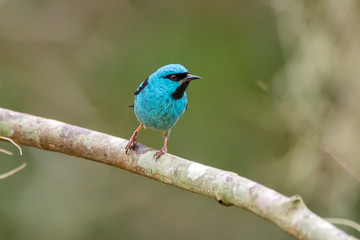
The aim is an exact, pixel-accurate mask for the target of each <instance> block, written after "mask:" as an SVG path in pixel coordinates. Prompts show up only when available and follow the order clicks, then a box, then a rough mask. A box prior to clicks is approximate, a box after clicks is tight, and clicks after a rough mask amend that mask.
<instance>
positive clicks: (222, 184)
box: [0, 108, 355, 240]
mask: <svg viewBox="0 0 360 240" xmlns="http://www.w3.org/2000/svg"><path fill="white" fill-rule="evenodd" d="M0 135H1V136H4V137H9V138H11V139H13V140H14V141H15V142H16V143H18V144H24V145H28V146H33V147H37V148H40V149H44V150H49V151H55V152H60V153H64V154H68V155H71V156H76V157H80V158H85V159H88V160H92V161H96V162H99V163H104V164H108V165H111V166H114V167H117V168H122V169H124V170H127V171H130V172H133V173H136V174H139V175H141V176H145V177H148V178H151V179H154V180H157V181H160V182H163V183H166V184H169V185H172V186H175V187H178V188H181V189H184V190H188V191H191V192H194V193H197V194H201V195H204V196H207V197H210V198H213V199H216V200H217V201H218V202H219V203H221V204H222V205H224V206H237V207H241V208H244V209H246V210H248V211H250V212H253V213H255V214H257V215H259V216H261V217H263V218H265V219H267V220H269V221H270V222H272V223H274V224H276V225H277V226H279V227H280V228H281V229H282V230H283V231H285V232H287V233H289V234H290V235H293V236H294V237H297V238H298V239H321V240H323V239H327V240H331V239H355V238H354V237H352V236H349V235H347V234H346V233H345V232H343V231H342V230H340V229H338V228H336V227H335V226H333V225H332V224H330V223H329V222H327V221H325V220H324V219H322V218H321V217H319V216H317V215H316V214H314V213H313V212H312V211H310V210H309V209H308V208H307V207H306V205H305V204H304V202H303V200H302V199H301V197H300V196H298V195H295V196H292V197H290V198H288V197H286V196H283V195H282V194H280V193H277V192H276V191H274V190H272V189H269V188H267V187H265V186H263V185H261V184H259V183H256V182H254V181H251V180H249V179H246V178H243V177H241V176H238V175H237V174H236V173H233V172H228V171H223V170H220V169H216V168H213V167H210V166H206V165H203V164H200V163H196V162H193V161H189V160H186V159H183V158H180V157H177V156H174V155H171V154H165V155H164V156H162V157H161V158H160V159H159V160H158V161H156V162H155V161H154V158H153V155H154V153H155V152H156V151H155V150H154V149H152V148H149V147H146V146H144V145H141V144H136V145H135V148H134V150H132V151H130V152H129V153H128V154H126V153H125V146H126V144H127V142H128V141H127V140H125V139H122V138H118V137H114V136H110V135H107V134H104V133H99V132H96V131H92V130H89V129H85V128H81V127H77V126H72V125H69V124H66V123H63V122H59V121H56V120H51V119H45V118H41V117H36V116H32V115H28V114H24V113H18V112H14V111H10V110H7V109H3V108H0Z"/></svg>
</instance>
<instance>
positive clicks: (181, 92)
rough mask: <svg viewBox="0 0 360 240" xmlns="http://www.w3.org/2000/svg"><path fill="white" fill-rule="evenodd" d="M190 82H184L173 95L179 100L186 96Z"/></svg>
mask: <svg viewBox="0 0 360 240" xmlns="http://www.w3.org/2000/svg"><path fill="white" fill-rule="evenodd" d="M189 84H190V82H184V83H183V84H181V85H180V86H179V87H178V88H177V89H176V90H175V92H174V93H173V94H172V95H171V96H172V97H173V98H174V99H175V100H178V99H180V98H182V97H183V96H184V92H185V90H186V88H187V87H188V86H189Z"/></svg>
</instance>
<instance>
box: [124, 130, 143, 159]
mask: <svg viewBox="0 0 360 240" xmlns="http://www.w3.org/2000/svg"><path fill="white" fill-rule="evenodd" d="M142 126H144V124H143V123H141V124H140V126H139V127H138V128H137V129H136V130H135V132H134V133H133V135H132V136H131V138H130V140H129V142H128V144H127V145H126V147H125V149H126V153H128V151H129V149H130V148H132V147H134V145H135V142H136V135H137V133H138V132H139V131H140V129H141V128H142Z"/></svg>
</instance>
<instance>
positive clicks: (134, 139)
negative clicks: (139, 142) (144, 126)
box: [125, 137, 136, 154]
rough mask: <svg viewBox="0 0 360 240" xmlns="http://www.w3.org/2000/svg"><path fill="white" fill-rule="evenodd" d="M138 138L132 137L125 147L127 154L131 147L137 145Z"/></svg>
mask: <svg viewBox="0 0 360 240" xmlns="http://www.w3.org/2000/svg"><path fill="white" fill-rule="evenodd" d="M135 142H136V138H134V137H131V138H130V140H129V142H128V144H127V145H126V147H125V150H126V151H125V153H126V154H127V153H128V151H129V150H130V149H132V148H133V147H134V146H135Z"/></svg>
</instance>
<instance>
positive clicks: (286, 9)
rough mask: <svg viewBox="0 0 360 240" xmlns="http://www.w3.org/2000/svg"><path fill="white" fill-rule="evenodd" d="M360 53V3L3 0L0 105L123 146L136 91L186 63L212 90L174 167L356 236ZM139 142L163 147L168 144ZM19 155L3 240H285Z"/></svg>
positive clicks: (139, 187) (125, 180) (173, 146)
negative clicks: (181, 162) (216, 177)
mask: <svg viewBox="0 0 360 240" xmlns="http://www.w3.org/2000/svg"><path fill="white" fill-rule="evenodd" d="M359 39H360V6H359V2H358V1H356V0H343V1H336V0H320V1H301V0H300V1H299V0H269V1H229V0H223V1H215V0H206V1H205V0H200V1H190V0H183V1H161V0H155V1H144V0H117V1H116V0H90V1H89V0H77V1H70V0H65V1H64V0H52V1H40V0H37V1H36V0H33V1H21V0H18V1H10V0H0V84H1V87H0V104H1V107H5V108H9V109H12V110H15V111H20V112H26V113H29V114H34V115H38V116H42V117H46V118H53V119H56V120H59V121H64V122H67V123H70V124H74V125H79V126H82V127H85V128H90V129H94V130H97V131H101V132H105V133H108V134H111V135H115V136H119V137H122V138H129V137H130V136H131V134H132V132H133V131H134V129H135V128H136V127H137V126H138V122H137V120H136V118H135V116H134V114H133V111H132V110H131V109H127V108H126V106H127V105H130V104H132V102H133V97H134V96H133V93H134V91H135V90H136V88H137V87H138V85H139V84H140V82H141V81H143V80H144V79H146V78H147V76H148V75H149V74H150V73H152V72H153V71H155V70H156V69H157V68H159V67H160V66H162V65H165V64H168V63H181V64H183V65H185V66H186V67H187V68H188V69H189V70H190V72H191V73H193V74H196V75H199V76H202V77H203V79H202V80H198V81H196V82H193V83H192V84H191V86H190V87H189V89H188V90H187V93H188V100H189V105H188V110H187V111H186V112H185V114H184V115H183V117H182V118H181V120H180V121H179V122H178V124H177V125H176V126H175V128H174V129H173V130H172V134H171V137H170V140H169V146H168V147H169V151H170V152H171V153H172V154H175V155H179V156H181V157H184V158H188V159H190V160H193V161H197V162H200V163H203V164H206V165H211V166H214V167H217V168H221V169H226V170H229V171H233V172H236V173H238V174H239V175H241V176H244V177H247V178H250V179H252V180H254V181H257V182H259V183H261V184H263V185H266V186H268V187H270V188H273V189H274V190H276V191H279V192H281V193H283V194H284V195H287V196H291V195H294V194H300V195H301V196H302V197H303V199H304V201H305V202H306V204H307V205H308V207H309V208H310V209H312V210H313V211H314V212H315V213H317V214H319V215H320V216H323V217H339V218H344V219H349V220H352V221H357V222H359V221H360V203H359V202H360V201H359V200H360V184H359V183H360V182H359V181H360V180H359V175H360V159H359V156H360V148H359V146H360V110H359V109H360V42H359ZM139 141H140V142H141V143H143V144H146V145H148V146H152V147H154V148H160V147H161V146H162V134H161V133H160V132H156V131H151V130H145V131H141V132H140V135H139ZM0 148H5V149H7V150H11V151H13V152H14V153H17V149H16V148H14V147H13V146H12V145H10V144H9V143H4V142H1V143H0ZM23 150H24V155H23V156H22V157H20V156H18V155H17V154H15V155H14V156H7V155H5V154H1V155H0V157H1V160H0V173H4V172H7V171H9V170H11V169H13V168H15V167H17V166H19V165H20V164H21V163H23V162H26V163H27V167H26V168H25V169H24V170H22V171H21V172H19V173H17V174H15V175H13V176H11V177H9V178H6V179H4V180H1V181H0V239H77V240H78V239H87V240H88V239H174V240H176V239H195V238H196V239H292V237H290V236H288V235H287V234H285V233H283V232H282V231H281V230H280V229H279V228H277V227H276V226H275V225H273V224H271V223H269V222H267V221H265V220H263V219H261V218H259V217H257V216H255V215H253V214H251V213H249V212H247V211H245V210H242V209H237V208H232V207H230V208H225V207H222V206H220V205H219V204H218V203H217V202H216V201H213V200H211V199H208V198H205V197H202V196H198V195H195V194H192V193H189V192H185V191H182V190H179V189H175V188H174V187H171V186H167V185H164V184H161V183H158V182H155V181H151V180H149V179H146V178H143V177H140V176H137V175H133V174H131V173H128V172H126V171H123V170H120V169H115V168H112V167H110V166H105V165H102V164H98V163H94V162H90V161H87V160H83V159H77V158H73V157H70V156H66V155H61V154H58V153H53V152H46V151H41V150H38V149H34V148H29V147H23ZM339 162H340V163H341V164H340V163H339ZM342 229H344V230H346V231H347V232H349V233H350V234H353V235H355V236H357V237H360V235H359V233H357V232H356V231H354V230H352V229H351V228H348V227H342Z"/></svg>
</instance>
